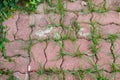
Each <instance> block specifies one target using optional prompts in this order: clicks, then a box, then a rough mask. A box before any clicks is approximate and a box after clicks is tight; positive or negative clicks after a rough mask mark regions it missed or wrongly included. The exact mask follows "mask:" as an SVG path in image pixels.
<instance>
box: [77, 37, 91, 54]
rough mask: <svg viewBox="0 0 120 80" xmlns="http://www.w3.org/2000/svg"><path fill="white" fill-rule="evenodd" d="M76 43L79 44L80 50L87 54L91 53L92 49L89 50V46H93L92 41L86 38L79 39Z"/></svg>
mask: <svg viewBox="0 0 120 80" xmlns="http://www.w3.org/2000/svg"><path fill="white" fill-rule="evenodd" d="M76 44H77V46H79V50H80V51H81V52H84V53H86V54H90V50H89V48H90V46H91V42H90V41H88V40H85V39H78V40H77V41H76Z"/></svg>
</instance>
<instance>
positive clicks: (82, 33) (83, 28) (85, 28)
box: [78, 23, 91, 39]
mask: <svg viewBox="0 0 120 80" xmlns="http://www.w3.org/2000/svg"><path fill="white" fill-rule="evenodd" d="M90 32H91V29H90V25H89V24H85V23H81V24H80V30H79V31H78V38H86V39H89V36H90Z"/></svg>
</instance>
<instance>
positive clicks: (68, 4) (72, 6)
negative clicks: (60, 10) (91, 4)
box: [64, 0, 82, 11]
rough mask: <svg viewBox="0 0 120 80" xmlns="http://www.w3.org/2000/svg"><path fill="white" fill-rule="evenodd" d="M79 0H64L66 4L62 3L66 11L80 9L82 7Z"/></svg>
mask: <svg viewBox="0 0 120 80" xmlns="http://www.w3.org/2000/svg"><path fill="white" fill-rule="evenodd" d="M80 1H81V0H77V1H74V2H66V4H65V5H64V8H65V9H66V10H68V11H80V10H81V9H82V6H81V4H80Z"/></svg>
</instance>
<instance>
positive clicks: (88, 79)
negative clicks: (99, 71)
mask: <svg viewBox="0 0 120 80" xmlns="http://www.w3.org/2000/svg"><path fill="white" fill-rule="evenodd" d="M83 80H96V79H95V78H94V76H93V74H85V75H84V78H83Z"/></svg>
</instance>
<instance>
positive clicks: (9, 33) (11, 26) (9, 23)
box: [3, 13, 18, 41]
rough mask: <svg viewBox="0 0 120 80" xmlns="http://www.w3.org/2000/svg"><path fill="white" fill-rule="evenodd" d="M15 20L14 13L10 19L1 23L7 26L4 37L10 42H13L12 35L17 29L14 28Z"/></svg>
mask: <svg viewBox="0 0 120 80" xmlns="http://www.w3.org/2000/svg"><path fill="white" fill-rule="evenodd" d="M17 19H18V14H17V13H16V14H14V15H13V16H12V17H10V18H9V19H8V20H6V21H5V22H3V25H4V26H7V28H8V31H7V35H6V37H7V38H8V39H9V40H10V41H13V40H14V35H15V33H16V32H17V28H16V21H17Z"/></svg>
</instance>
